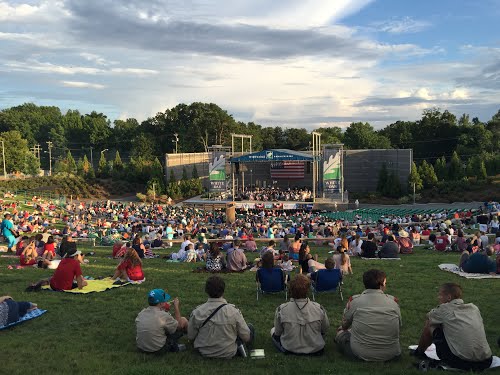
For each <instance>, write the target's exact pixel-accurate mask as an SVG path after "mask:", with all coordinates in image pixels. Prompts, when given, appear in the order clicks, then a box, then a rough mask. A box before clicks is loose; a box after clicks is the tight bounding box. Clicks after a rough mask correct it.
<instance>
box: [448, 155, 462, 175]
mask: <svg viewBox="0 0 500 375" xmlns="http://www.w3.org/2000/svg"><path fill="white" fill-rule="evenodd" d="M448 176H449V179H450V180H451V181H458V180H460V179H462V177H463V171H462V162H461V160H460V157H459V156H458V154H457V152H456V151H453V155H452V156H451V160H450V168H449V173H448Z"/></svg>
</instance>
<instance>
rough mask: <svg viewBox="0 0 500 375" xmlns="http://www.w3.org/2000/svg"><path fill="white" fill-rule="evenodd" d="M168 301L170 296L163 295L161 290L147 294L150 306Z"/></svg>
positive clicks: (154, 290)
mask: <svg viewBox="0 0 500 375" xmlns="http://www.w3.org/2000/svg"><path fill="white" fill-rule="evenodd" d="M169 300H170V295H169V294H167V293H165V291H164V290H163V289H153V290H152V291H150V292H149V293H148V302H149V303H152V304H155V305H156V304H158V303H163V302H167V301H169Z"/></svg>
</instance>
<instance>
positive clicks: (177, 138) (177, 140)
mask: <svg viewBox="0 0 500 375" xmlns="http://www.w3.org/2000/svg"><path fill="white" fill-rule="evenodd" d="M174 137H175V140H174V142H175V153H176V154H177V143H179V134H177V133H174Z"/></svg>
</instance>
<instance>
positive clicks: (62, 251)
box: [58, 234, 76, 258]
mask: <svg viewBox="0 0 500 375" xmlns="http://www.w3.org/2000/svg"><path fill="white" fill-rule="evenodd" d="M73 251H76V242H75V240H74V238H73V236H72V235H71V234H68V235H66V236H63V239H62V241H61V245H60V246H59V251H58V254H59V256H60V257H61V258H64V256H65V255H66V253H67V252H73Z"/></svg>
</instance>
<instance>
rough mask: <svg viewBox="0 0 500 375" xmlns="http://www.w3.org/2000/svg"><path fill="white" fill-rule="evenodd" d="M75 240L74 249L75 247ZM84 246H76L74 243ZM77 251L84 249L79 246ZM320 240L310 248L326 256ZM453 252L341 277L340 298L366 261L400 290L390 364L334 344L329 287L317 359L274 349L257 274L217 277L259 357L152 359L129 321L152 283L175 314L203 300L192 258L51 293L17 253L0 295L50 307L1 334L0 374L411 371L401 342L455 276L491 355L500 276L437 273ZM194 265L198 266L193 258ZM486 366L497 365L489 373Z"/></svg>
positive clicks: (414, 332)
mask: <svg viewBox="0 0 500 375" xmlns="http://www.w3.org/2000/svg"><path fill="white" fill-rule="evenodd" d="M80 248H82V247H80ZM82 249H83V248H82ZM83 250H84V251H85V252H86V251H90V249H83ZM92 250H95V251H96V256H93V257H88V259H89V260H90V263H89V264H88V265H86V266H84V267H83V271H84V274H85V275H89V276H93V277H97V276H108V275H110V274H111V273H112V272H113V270H114V268H115V267H116V264H117V261H116V260H113V259H109V258H107V256H108V255H110V253H111V248H95V249H92ZM326 251H327V249H326V248H322V249H318V248H313V252H319V253H320V259H321V260H324V258H325V256H326ZM456 262H458V255H457V254H437V253H434V252H430V251H426V250H417V252H416V254H414V255H406V256H403V259H402V260H401V261H400V262H397V261H362V260H358V259H354V260H352V264H353V270H354V275H351V276H348V277H347V278H346V280H345V283H344V296H345V300H347V297H348V296H350V295H352V294H356V293H359V292H361V291H362V290H363V287H362V282H361V275H362V273H363V272H364V271H365V270H367V269H369V268H374V267H376V268H381V269H383V270H384V271H385V272H386V273H387V293H389V294H393V295H395V296H397V297H398V298H399V301H400V305H401V311H402V315H403V328H402V331H401V345H402V348H403V355H402V358H401V359H400V360H398V361H395V362H391V363H381V364H378V363H377V364H373V363H361V362H355V361H349V360H346V359H345V358H343V357H342V355H341V354H339V353H338V352H337V350H336V347H335V344H334V341H333V338H334V333H335V330H336V328H337V326H338V325H339V322H340V319H341V314H342V310H343V308H344V303H342V302H341V301H340V297H339V296H338V295H337V294H322V295H320V296H319V297H317V301H318V302H320V303H321V304H323V306H324V307H325V308H326V310H327V312H328V315H329V318H330V322H331V331H330V333H329V335H328V337H327V345H326V352H325V355H323V356H322V357H315V358H308V357H294V356H285V355H283V354H279V353H278V352H277V351H276V350H275V349H274V347H273V346H272V344H271V340H270V337H269V330H270V329H271V327H272V325H273V318H274V311H275V309H276V307H277V306H278V305H279V304H280V303H282V302H284V297H282V296H281V295H268V296H264V297H263V298H262V299H261V300H260V301H259V302H257V301H256V298H255V282H254V280H255V274H254V273H253V272H246V273H244V274H225V275H222V277H224V279H225V280H226V295H225V296H226V298H227V300H228V301H229V302H230V303H234V304H235V305H236V306H238V307H239V308H240V309H241V311H242V312H243V315H244V317H245V318H246V320H247V322H251V323H253V324H254V326H255V328H256V330H257V336H256V343H255V348H264V349H265V353H266V358H265V359H262V360H252V359H243V358H236V359H233V360H230V361H220V360H205V359H203V358H201V357H200V356H199V355H198V354H196V353H195V352H194V351H193V350H192V347H191V346H189V345H188V350H187V351H186V352H183V353H177V354H173V353H172V354H167V355H165V356H162V357H155V356H149V355H144V354H140V353H138V352H137V351H136V349H135V326H134V319H135V317H136V315H137V313H138V312H139V311H140V310H141V309H142V308H143V307H145V306H146V294H147V292H148V291H149V290H150V289H152V288H165V289H167V290H168V292H169V293H170V294H171V295H172V296H173V297H174V296H178V297H179V299H180V301H181V312H182V314H183V315H185V316H187V317H189V313H190V312H191V310H192V309H193V308H195V307H196V306H197V305H199V304H201V303H203V302H204V301H205V300H206V295H205V293H204V291H203V289H204V283H205V280H206V278H207V277H208V275H207V274H204V273H192V272H191V270H192V269H193V268H194V267H195V265H193V264H189V265H186V264H172V263H167V262H166V261H165V260H164V259H147V260H145V261H144V270H145V274H146V278H147V281H146V282H145V283H143V284H142V285H139V286H127V287H123V288H119V289H115V290H112V291H107V292H104V293H98V294H89V295H71V294H64V293H55V292H39V293H25V292H24V289H25V288H26V286H27V285H28V284H29V283H30V282H32V281H35V280H37V279H40V278H44V277H47V276H49V275H50V274H51V273H52V271H44V270H39V269H33V268H28V269H22V270H16V269H13V270H9V269H7V266H8V265H9V264H15V263H16V259H11V258H3V257H2V258H0V280H1V282H0V295H6V294H7V295H11V296H12V297H14V298H15V299H17V300H31V301H33V302H36V303H38V305H39V307H40V308H44V309H48V310H49V311H48V312H47V313H46V314H45V315H44V316H43V317H41V318H38V319H36V320H33V321H30V322H27V323H24V324H22V325H19V326H17V327H14V328H11V329H9V330H7V331H2V332H0V347H1V348H2V349H1V352H0V353H1V354H0V358H1V364H0V368H1V373H2V374H10V375H13V374H31V373H36V374H52V373H57V374H67V373H73V374H155V373H158V374H160V373H162V374H163V373H166V374H171V373H176V374H197V375H198V374H213V373H228V374H229V373H232V374H234V373H239V374H247V373H264V372H265V373H276V374H278V373H280V374H298V373H315V374H328V373H339V374H358V373H368V372H376V373H384V374H403V373H416V372H417V371H416V370H415V369H413V368H412V363H413V362H414V360H413V358H411V357H409V356H408V353H407V350H406V348H407V347H408V345H410V344H414V343H417V340H418V337H419V333H420V330H421V327H422V324H423V322H424V319H425V314H426V312H427V311H428V310H429V309H431V308H432V307H434V306H435V305H437V299H436V295H437V289H438V286H439V285H440V284H441V283H443V282H449V281H454V282H458V283H460V284H461V285H462V287H463V288H464V292H465V296H464V299H465V301H467V302H474V303H475V304H476V305H477V306H479V308H480V310H481V312H482V316H483V320H484V322H485V325H486V334H487V337H488V341H489V342H490V345H491V347H492V350H493V352H494V354H496V355H499V354H500V349H499V348H498V347H497V345H496V340H497V337H498V336H499V335H500V325H499V324H498V317H499V316H500V305H499V302H498V301H499V298H498V296H499V290H500V288H499V287H500V280H466V279H462V278H459V277H457V276H455V275H453V274H450V273H446V272H443V271H440V270H439V269H438V268H437V265H438V264H439V263H456ZM197 266H199V264H197ZM494 373H498V371H495V372H494Z"/></svg>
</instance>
